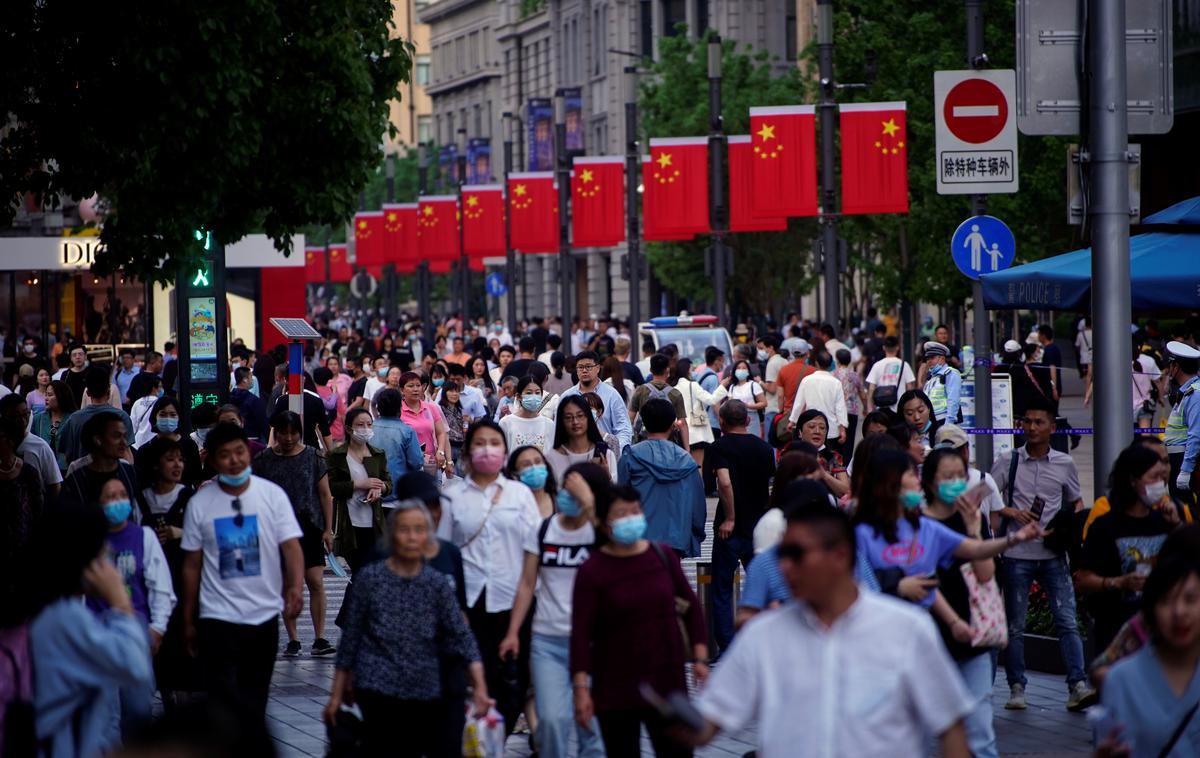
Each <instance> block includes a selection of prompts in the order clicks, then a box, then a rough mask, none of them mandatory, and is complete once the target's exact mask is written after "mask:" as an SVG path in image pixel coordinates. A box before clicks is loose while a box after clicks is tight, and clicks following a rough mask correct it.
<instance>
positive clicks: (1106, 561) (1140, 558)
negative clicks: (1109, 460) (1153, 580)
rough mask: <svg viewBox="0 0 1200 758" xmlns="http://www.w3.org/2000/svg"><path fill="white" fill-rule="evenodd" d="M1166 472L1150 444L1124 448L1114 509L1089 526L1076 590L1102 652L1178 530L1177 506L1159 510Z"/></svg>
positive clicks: (1115, 476)
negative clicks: (1082, 597)
mask: <svg viewBox="0 0 1200 758" xmlns="http://www.w3.org/2000/svg"><path fill="white" fill-rule="evenodd" d="M1167 470H1168V466H1167V464H1164V463H1163V462H1162V461H1161V460H1160V458H1159V456H1158V455H1157V454H1156V453H1155V452H1154V451H1153V450H1151V449H1150V448H1148V447H1146V446H1145V445H1139V444H1134V445H1131V446H1129V447H1127V448H1125V449H1124V450H1123V451H1121V454H1120V455H1119V456H1117V460H1116V462H1115V463H1114V464H1113V468H1112V473H1111V474H1110V475H1109V482H1108V486H1109V492H1108V502H1109V504H1110V506H1111V510H1110V511H1109V512H1108V513H1107V514H1105V515H1103V516H1101V517H1100V518H1098V519H1096V520H1095V522H1093V523H1092V525H1091V526H1090V527H1089V528H1088V535H1087V539H1085V540H1084V542H1083V556H1082V558H1083V560H1082V561H1081V570H1080V571H1079V574H1078V576H1077V577H1076V587H1077V589H1078V591H1079V593H1080V594H1082V595H1089V596H1090V597H1089V599H1088V606H1087V607H1088V610H1089V612H1090V613H1091V614H1092V616H1093V617H1094V618H1095V620H1096V630H1095V639H1096V649H1097V650H1101V649H1103V648H1105V647H1107V646H1108V643H1109V642H1111V641H1112V639H1113V637H1114V636H1115V635H1116V633H1117V630H1118V629H1120V628H1121V625H1122V624H1124V623H1125V622H1126V621H1127V620H1128V619H1129V617H1130V616H1132V615H1133V614H1134V613H1136V612H1137V609H1138V604H1139V603H1140V602H1141V595H1142V589H1143V585H1144V584H1145V583H1146V577H1147V576H1148V575H1149V574H1150V569H1151V568H1152V567H1153V566H1154V563H1155V561H1156V560H1157V558H1158V553H1159V551H1160V550H1161V549H1162V544H1163V542H1164V541H1165V540H1166V538H1167V535H1168V534H1169V533H1170V532H1171V531H1173V530H1174V529H1175V528H1176V527H1178V526H1179V523H1180V519H1179V513H1178V511H1177V510H1176V509H1175V507H1174V505H1173V504H1168V505H1167V507H1165V508H1163V507H1160V505H1161V504H1162V503H1163V501H1164V499H1166V498H1167V485H1166V481H1165V479H1166V473H1167ZM1168 503H1169V500H1168Z"/></svg>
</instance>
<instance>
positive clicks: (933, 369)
mask: <svg viewBox="0 0 1200 758" xmlns="http://www.w3.org/2000/svg"><path fill="white" fill-rule="evenodd" d="M945 370H946V364H945V363H939V364H938V365H936V366H930V367H929V373H931V374H933V375H934V376H940V375H941V373H942V372H943V371H945Z"/></svg>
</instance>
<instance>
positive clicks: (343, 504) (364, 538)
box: [328, 408, 392, 575]
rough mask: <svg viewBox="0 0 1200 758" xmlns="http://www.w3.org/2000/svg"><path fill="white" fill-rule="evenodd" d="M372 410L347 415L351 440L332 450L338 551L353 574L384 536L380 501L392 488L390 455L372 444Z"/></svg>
mask: <svg viewBox="0 0 1200 758" xmlns="http://www.w3.org/2000/svg"><path fill="white" fill-rule="evenodd" d="M372 426H374V420H373V419H372V418H371V413H370V411H368V410H366V409H365V408H355V409H354V410H352V411H350V412H349V413H347V414H346V430H347V431H348V432H349V437H348V441H347V442H345V443H344V444H341V445H338V446H337V447H335V448H334V449H333V450H331V451H329V459H328V465H329V491H330V493H331V494H332V495H333V533H334V551H335V552H336V553H337V554H338V555H342V556H345V557H346V561H347V562H348V563H349V564H350V572H351V574H352V575H353V574H354V573H355V572H357V571H358V569H359V568H360V567H361V566H362V565H363V564H364V563H365V562H366V560H367V557H368V556H369V555H370V553H371V547H372V546H373V545H374V544H375V542H376V540H378V539H379V538H380V537H382V536H383V509H382V507H381V506H380V500H381V499H382V498H383V497H384V496H385V495H387V494H388V493H390V492H391V491H392V477H391V475H390V474H389V473H388V468H387V456H386V455H385V454H384V452H383V451H382V450H380V449H379V448H376V447H372V446H371V445H370V444H369V443H370V441H371V438H372V437H373V436H374V434H375V432H374V430H373V429H372V428H371V427H372Z"/></svg>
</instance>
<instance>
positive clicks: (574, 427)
mask: <svg viewBox="0 0 1200 758" xmlns="http://www.w3.org/2000/svg"><path fill="white" fill-rule="evenodd" d="M546 460H548V461H550V468H551V469H552V470H553V471H554V478H555V480H556V481H558V483H559V484H561V483H562V478H563V476H565V475H566V473H567V469H569V468H570V467H571V466H574V465H575V464H576V463H584V462H591V463H595V464H597V465H600V466H602V467H604V468H606V469H608V472H609V476H610V477H611V478H612V479H613V481H616V478H617V457H616V455H614V454H613V451H612V450H611V449H610V448H609V446H608V444H607V443H605V442H604V439H603V438H602V436H601V435H600V427H599V425H598V424H597V423H596V419H595V417H594V416H593V415H592V407H591V406H590V405H589V404H588V402H587V401H586V400H584V399H583V398H582V397H580V396H579V395H568V396H567V397H564V398H563V399H562V401H561V402H560V403H559V404H558V414H557V417H556V418H555V420H554V447H553V448H551V449H550V450H549V451H547V452H546Z"/></svg>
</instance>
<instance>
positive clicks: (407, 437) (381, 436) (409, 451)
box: [371, 417, 425, 503]
mask: <svg viewBox="0 0 1200 758" xmlns="http://www.w3.org/2000/svg"><path fill="white" fill-rule="evenodd" d="M374 429H375V436H374V437H372V438H371V444H372V445H373V446H374V447H377V448H379V449H380V450H382V451H383V452H384V453H385V454H386V455H387V462H388V463H387V467H388V473H389V474H391V476H392V483H393V484H395V483H396V482H398V481H400V479H401V477H403V476H404V475H405V474H411V473H412V472H414V471H420V470H421V467H422V465H423V464H424V462H425V458H424V456H423V455H422V454H421V443H420V442H418V441H417V433H416V432H414V431H413V429H412V427H411V426H409V425H408V424H406V423H404V422H403V421H401V420H400V419H398V418H385V417H380V418H377V419H375V426H374ZM395 500H396V496H395V495H389V496H387V497H385V498H384V499H383V501H384V502H385V503H387V502H394V501H395Z"/></svg>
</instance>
